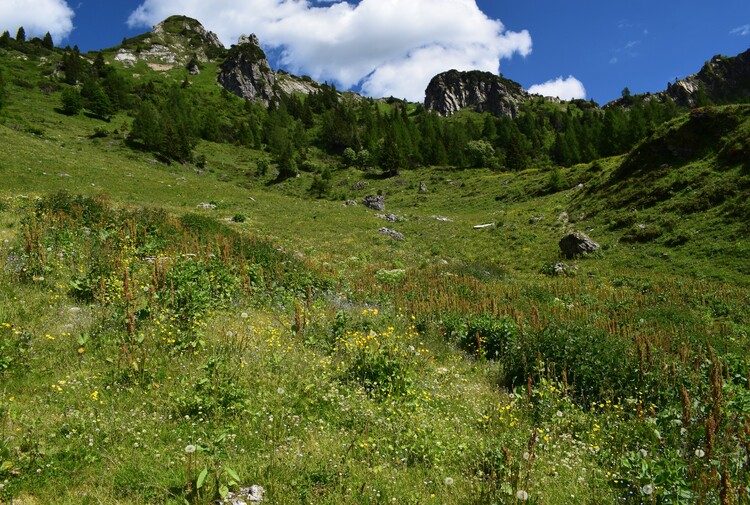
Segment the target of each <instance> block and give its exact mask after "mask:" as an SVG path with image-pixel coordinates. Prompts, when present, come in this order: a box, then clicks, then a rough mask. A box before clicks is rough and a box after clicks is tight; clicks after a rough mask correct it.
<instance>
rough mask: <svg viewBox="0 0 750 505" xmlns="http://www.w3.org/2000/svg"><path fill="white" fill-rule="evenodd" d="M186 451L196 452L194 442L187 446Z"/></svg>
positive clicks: (189, 452)
mask: <svg viewBox="0 0 750 505" xmlns="http://www.w3.org/2000/svg"><path fill="white" fill-rule="evenodd" d="M185 452H186V453H188V454H193V453H194V452H195V446H194V445H193V444H190V445H187V446H185Z"/></svg>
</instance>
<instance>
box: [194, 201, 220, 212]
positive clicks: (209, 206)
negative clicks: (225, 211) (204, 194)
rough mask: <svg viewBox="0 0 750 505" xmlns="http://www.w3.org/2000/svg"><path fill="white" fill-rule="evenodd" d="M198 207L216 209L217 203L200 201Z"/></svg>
mask: <svg viewBox="0 0 750 505" xmlns="http://www.w3.org/2000/svg"><path fill="white" fill-rule="evenodd" d="M196 207H198V208H199V209H207V210H208V209H215V208H216V204H215V203H206V202H203V203H199V204H198V205H196Z"/></svg>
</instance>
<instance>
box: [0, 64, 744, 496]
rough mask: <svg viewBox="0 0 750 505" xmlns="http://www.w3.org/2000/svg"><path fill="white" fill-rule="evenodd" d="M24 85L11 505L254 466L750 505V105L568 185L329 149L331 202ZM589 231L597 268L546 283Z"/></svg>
mask: <svg viewBox="0 0 750 505" xmlns="http://www.w3.org/2000/svg"><path fill="white" fill-rule="evenodd" d="M4 61H7V62H8V65H9V66H10V67H12V71H13V72H16V73H18V74H19V75H23V76H25V80H26V81H28V82H32V83H34V82H36V79H37V77H35V76H38V75H39V69H38V68H37V66H36V65H37V62H34V61H23V60H14V59H7V58H6V60H4ZM139 71H143V72H144V73H145V74H147V75H148V76H149V78H151V77H154V75H155V74H153V73H151V72H150V71H147V70H145V69H141V70H139ZM174 72H175V74H174V76H173V77H172V78H173V79H175V80H178V79H179V80H181V79H182V76H181V75H179V72H178V71H177V70H175V71H174ZM210 75H211V74H210V72H209V71H208V70H206V71H205V72H204V74H201V76H198V77H197V78H195V80H194V83H193V86H195V87H196V88H198V87H200V88H201V89H203V88H205V89H204V90H203V91H202V92H206V93H215V94H216V95H215V96H214V99H216V100H219V99H220V96H219V95H218V91H217V90H216V87H215V83H213V81H212V80H211V79H210ZM6 78H7V74H6ZM39 79H42V80H44V79H45V78H44V77H40V78H39ZM6 80H7V79H6ZM21 84H23V83H21ZM8 90H9V93H10V96H9V100H8V106H7V107H6V108H4V109H3V110H2V111H1V113H0V172H1V173H2V175H3V186H2V188H1V189H0V265H2V269H0V300H1V301H2V303H0V376H1V377H2V380H1V381H0V421H1V422H0V428H2V438H1V439H0V483H2V489H0V502H2V503H5V502H8V503H10V502H11V501H12V502H14V503H61V504H67V503H70V504H73V503H76V504H78V503H123V504H124V503H135V504H140V503H142V504H146V503H160V504H161V503H185V502H186V501H187V502H188V503H210V502H211V500H212V498H213V497H214V496H215V495H216V494H217V493H219V491H220V489H221V487H222V486H225V485H226V486H227V487H230V488H232V489H233V490H236V488H237V487H238V486H237V485H235V484H232V483H231V481H233V480H236V479H235V477H238V478H239V480H238V483H237V484H240V485H241V486H249V485H251V484H259V485H262V486H263V487H264V488H265V490H266V498H267V501H268V502H269V503H331V504H333V503H337V504H338V503H352V504H355V503H357V504H359V503H454V504H459V503H477V504H480V503H501V504H505V503H519V502H520V499H519V496H521V497H523V496H524V494H523V493H520V492H521V491H524V492H526V493H528V496H529V500H528V501H529V503H538V504H564V503H571V502H576V503H591V504H595V503H596V504H598V503H676V502H677V500H678V499H679V500H681V501H680V503H726V501H723V500H725V499H726V500H730V501H729V503H746V502H747V487H748V482H749V481H748V474H747V472H746V466H745V462H744V461H745V458H746V456H747V447H748V440H747V437H748V434H747V432H746V430H745V427H744V422H745V419H746V418H747V416H748V415H750V396H749V395H748V387H747V377H748V369H749V368H748V362H747V352H748V342H747V335H748V331H750V326H748V321H749V320H750V313H749V312H748V307H750V293H749V292H748V270H747V268H748V267H747V264H746V263H747V262H746V261H745V258H747V257H748V249H747V247H748V246H747V244H746V240H744V237H745V235H746V231H747V230H746V227H747V225H746V220H745V219H744V217H745V215H744V214H743V212H744V209H745V207H746V204H747V202H746V188H745V186H743V184H745V182H743V181H744V179H743V178H746V177H747V169H746V166H745V165H743V163H744V161H743V160H744V158H743V157H742V154H743V153H745V151H744V149H745V146H746V143H747V138H748V133H749V132H750V131H749V130H748V122H747V108H746V107H724V108H718V109H710V110H709V112H708V114H709V115H708V116H707V117H708V120H710V121H712V123H711V124H712V125H713V128H714V130H716V131H717V135H718V138H719V140H717V139H716V138H708V139H706V140H705V145H703V144H700V145H699V144H695V145H692V144H691V145H692V147H693V148H694V151H693V152H692V153H691V154H689V155H685V156H686V157H685V159H681V160H677V161H675V160H671V161H670V160H666V161H665V157H667V156H669V155H671V154H670V153H672V152H673V150H670V148H669V146H675V145H676V146H680V145H682V144H684V143H686V142H688V140H690V139H693V140H692V141H691V142H695V138H696V137H695V132H696V131H700V128H702V126H701V124H702V123H700V121H703V120H705V117H703V116H700V117H698V118H696V117H695V115H693V116H685V117H683V118H680V119H678V120H676V121H674V122H673V123H671V124H668V125H665V126H664V128H663V129H662V130H660V131H659V132H657V133H656V134H655V135H654V136H653V137H652V138H650V139H648V140H646V141H644V143H643V144H641V145H640V146H638V147H637V148H636V150H635V151H634V152H633V153H631V154H630V155H627V156H623V157H617V158H611V159H605V160H599V161H597V162H595V163H592V164H587V165H578V166H574V167H571V168H568V169H563V170H561V172H562V176H563V177H562V180H563V181H564V183H563V184H562V186H561V188H562V189H560V188H559V187H558V188H555V190H554V191H553V189H552V188H551V187H550V180H551V172H550V171H548V170H542V169H536V168H533V169H530V170H527V171H524V172H521V173H498V172H493V171H490V170H487V169H472V170H463V171H458V170H453V169H448V168H445V167H427V168H420V169H416V170H408V171H403V172H402V173H401V174H400V175H399V176H397V177H393V178H387V179H385V178H382V177H380V176H379V174H377V173H374V172H362V171H358V170H355V169H344V168H341V167H340V166H339V165H338V162H337V160H335V159H330V158H326V157H324V156H323V155H321V154H320V153H319V152H317V151H315V150H311V151H310V153H311V157H312V158H313V159H315V160H316V161H317V162H318V163H319V164H320V165H321V166H322V165H327V166H330V167H331V168H332V169H333V171H332V172H333V180H332V186H331V193H330V197H329V198H328V199H313V198H311V197H310V196H309V195H308V189H309V187H310V184H311V182H312V179H313V174H310V173H305V172H303V173H302V174H301V176H300V177H298V178H295V179H290V180H287V181H285V182H283V183H274V182H273V180H274V178H275V174H274V173H273V170H271V173H269V174H267V175H266V176H264V177H261V176H259V175H257V167H256V162H257V160H258V159H259V158H260V157H262V156H265V155H266V154H265V153H262V152H259V151H255V150H248V149H244V148H239V147H236V146H230V145H226V144H214V143H208V142H203V143H201V144H199V145H198V147H197V149H196V153H197V154H203V155H204V156H205V157H206V166H205V168H204V169H198V167H196V166H195V165H193V164H185V165H181V164H177V163H173V164H171V165H167V164H164V163H160V162H158V161H155V160H154V159H153V156H152V155H151V154H149V153H144V152H140V151H136V150H133V149H131V148H130V147H128V146H127V144H126V143H125V142H124V139H123V131H126V130H127V129H128V128H129V124H130V122H131V121H132V119H131V118H129V117H127V116H126V115H124V114H121V115H118V116H116V117H114V118H113V119H112V121H111V122H109V123H105V122H103V121H100V120H96V119H92V118H89V117H86V116H76V117H67V116H63V115H61V114H59V113H58V112H56V111H55V108H56V107H57V106H58V104H59V98H58V96H57V93H52V94H51V95H45V94H43V93H41V92H40V91H39V90H38V87H36V84H34V85H33V86H32V87H28V86H26V85H19V84H18V83H16V84H10V85H9V86H8ZM209 90H210V91H209ZM696 121H697V122H698V123H696ZM123 125H125V126H124V127H123ZM97 128H99V129H101V128H104V129H106V130H107V131H109V132H110V133H109V134H108V135H107V136H105V137H103V138H92V134H93V133H94V132H95V130H96V129H97ZM115 130H117V132H116V133H115ZM698 138H700V137H698ZM686 139H688V140H686ZM716 142H718V143H719V144H718V147H717V146H715V145H714V144H715V143H716ZM665 146H666V147H665ZM664 163H668V164H669V165H670V166H669V167H663V166H662V165H663V164H664ZM363 181H364V182H366V183H367V184H366V186H364V187H363V188H360V189H354V187H353V186H354V185H355V184H356V183H360V182H363ZM420 181H424V182H425V183H426V185H427V188H428V190H429V192H427V193H419V191H418V189H419V183H420ZM579 184H582V185H583V186H582V187H578V185H579ZM682 185H684V187H681V186H682ZM61 190H62V191H66V192H67V193H59V191H61ZM377 193H381V194H384V195H386V210H385V212H382V214H391V213H392V214H395V215H396V216H397V218H398V221H397V222H396V223H391V222H388V221H385V220H383V219H382V218H380V217H378V216H377V214H379V212H375V211H372V210H370V209H367V208H365V207H364V206H363V205H362V199H363V197H364V196H365V195H371V194H377ZM724 194H726V195H727V196H721V198H719V195H724ZM74 195H81V196H74ZM346 200H354V201H356V202H357V203H358V205H356V206H346V205H344V202H345V201H346ZM209 202H210V203H213V204H215V205H216V208H214V209H203V208H198V207H197V206H198V204H200V203H209ZM688 209H692V210H690V211H688ZM238 214H241V215H243V216H245V218H246V219H245V220H244V222H235V221H232V220H231V218H233V217H234V216H236V215H238ZM438 217H439V218H441V219H437V218H438ZM443 218H445V219H443ZM488 223H492V224H494V226H493V227H490V228H485V229H474V228H473V226H474V225H480V224H488ZM639 225H643V227H641V226H639ZM381 227H389V228H393V229H395V230H397V231H399V232H401V233H403V234H404V236H405V240H404V241H401V242H397V241H394V240H392V239H391V238H389V237H388V236H386V235H383V234H381V233H379V232H378V229H379V228H381ZM652 229H656V233H651V230H652ZM573 230H582V231H585V232H586V233H587V234H589V235H590V236H591V237H592V238H593V239H594V240H596V241H598V242H600V243H601V245H602V251H600V252H598V253H596V254H594V255H592V256H590V257H586V258H578V259H576V260H575V261H570V260H566V262H568V263H571V264H573V265H575V266H577V267H579V269H578V270H574V269H571V270H569V271H570V272H572V274H571V275H570V276H559V277H553V276H550V275H548V273H545V272H550V268H549V267H550V266H551V265H552V264H554V263H557V262H559V261H561V257H560V254H559V252H558V245H557V243H558V240H559V239H560V238H561V237H562V236H563V235H564V234H565V233H567V232H569V231H573ZM683 388H684V389H683ZM188 445H195V446H197V450H196V452H195V453H192V454H188V453H186V452H185V448H186V446H188ZM227 467H228V468H231V469H232V472H229V471H228V470H226V468H227ZM204 468H205V469H207V475H208V477H207V478H206V479H205V481H203V480H202V479H199V475H200V474H201V472H202V470H203V469H204ZM234 474H236V476H235V475H234ZM199 480H201V484H202V486H201V487H200V489H199V490H196V488H197V486H198V481H199ZM730 484H731V488H732V489H733V491H732V492H731V493H730V492H729V487H730ZM649 490H653V492H652V493H651V494H647V493H648V491H649ZM730 497H731V498H730ZM732 500H733V501H732Z"/></svg>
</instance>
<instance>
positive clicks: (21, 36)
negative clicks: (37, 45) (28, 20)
mask: <svg viewBox="0 0 750 505" xmlns="http://www.w3.org/2000/svg"><path fill="white" fill-rule="evenodd" d="M16 42H26V30H24V29H23V26H19V27H18V31H17V32H16Z"/></svg>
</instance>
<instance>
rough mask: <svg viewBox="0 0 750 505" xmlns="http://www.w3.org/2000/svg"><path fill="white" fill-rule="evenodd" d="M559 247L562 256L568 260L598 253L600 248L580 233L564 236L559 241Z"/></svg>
mask: <svg viewBox="0 0 750 505" xmlns="http://www.w3.org/2000/svg"><path fill="white" fill-rule="evenodd" d="M559 245H560V251H561V252H562V254H563V256H565V257H566V258H569V259H572V258H575V257H577V256H581V255H583V254H589V253H592V252H594V251H598V250H599V248H600V246H599V244H597V243H596V242H594V241H593V240H591V239H590V238H589V237H588V236H587V235H586V234H585V233H583V232H580V231H577V232H574V233H571V234H569V235H566V236H564V237H563V238H562V239H560V243H559Z"/></svg>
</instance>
